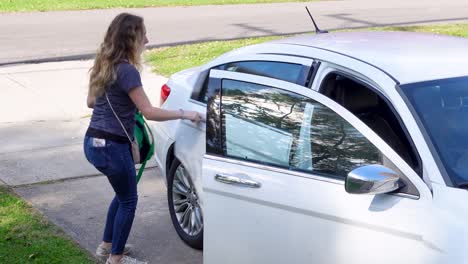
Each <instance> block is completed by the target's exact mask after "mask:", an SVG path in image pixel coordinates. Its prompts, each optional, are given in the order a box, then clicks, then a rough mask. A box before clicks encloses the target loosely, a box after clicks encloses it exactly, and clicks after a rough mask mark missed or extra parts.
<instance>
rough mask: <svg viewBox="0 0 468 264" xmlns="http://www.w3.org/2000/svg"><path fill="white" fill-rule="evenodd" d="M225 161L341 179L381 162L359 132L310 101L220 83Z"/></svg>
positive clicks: (289, 94) (246, 85) (244, 84)
mask: <svg viewBox="0 0 468 264" xmlns="http://www.w3.org/2000/svg"><path fill="white" fill-rule="evenodd" d="M221 113H222V114H221V123H222V138H223V142H224V146H223V151H224V153H223V154H224V155H225V156H227V157H231V158H236V159H242V160H246V161H251V162H257V163H262V164H269V165H273V166H278V167H282V168H288V169H293V170H300V171H304V172H312V173H321V174H328V175H332V176H333V177H339V178H344V177H345V176H346V175H347V173H348V172H350V171H351V170H352V169H354V168H356V167H358V166H361V165H364V164H382V163H383V158H382V155H381V154H380V152H379V151H378V150H377V148H376V147H375V146H373V145H372V144H371V143H370V142H369V141H368V140H367V139H366V138H365V137H364V136H363V135H362V134H361V133H360V132H358V131H357V130H356V129H355V128H354V127H352V126H351V125H350V124H349V123H348V122H347V121H345V120H344V119H343V118H341V117H340V116H339V115H337V114H336V113H335V112H333V111H332V110H330V109H328V108H327V107H325V106H323V105H322V104H320V103H318V102H315V101H314V100H312V99H309V98H307V97H304V96H301V95H299V94H295V93H292V92H288V91H284V90H281V89H277V88H273V87H268V86H263V85H259V84H253V83H247V82H241V81H233V80H227V79H224V80H223V81H222V91H221Z"/></svg>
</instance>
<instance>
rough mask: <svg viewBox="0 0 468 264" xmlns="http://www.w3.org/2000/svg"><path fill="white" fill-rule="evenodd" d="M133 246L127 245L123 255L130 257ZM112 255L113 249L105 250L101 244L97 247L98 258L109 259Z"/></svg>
mask: <svg viewBox="0 0 468 264" xmlns="http://www.w3.org/2000/svg"><path fill="white" fill-rule="evenodd" d="M132 248H133V246H132V245H130V244H128V245H125V248H124V251H123V253H122V254H123V255H128V254H129V253H130V251H131V250H132ZM110 253H111V249H110V248H105V247H103V246H102V245H101V244H100V245H99V246H98V247H97V249H96V256H98V257H106V258H107V257H109V255H110Z"/></svg>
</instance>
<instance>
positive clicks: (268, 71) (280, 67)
mask: <svg viewBox="0 0 468 264" xmlns="http://www.w3.org/2000/svg"><path fill="white" fill-rule="evenodd" d="M216 69H218V70H224V71H233V72H240V73H247V74H253V75H259V76H264V77H269V78H274V79H278V80H283V81H287V82H292V83H298V82H300V80H301V79H302V78H301V77H302V76H301V71H302V65H301V64H294V63H286V62H278V61H239V62H230V63H227V64H224V65H221V66H218V67H216Z"/></svg>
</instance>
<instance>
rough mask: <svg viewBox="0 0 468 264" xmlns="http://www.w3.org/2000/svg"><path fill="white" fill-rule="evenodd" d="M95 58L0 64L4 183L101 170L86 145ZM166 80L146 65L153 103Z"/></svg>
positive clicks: (0, 175) (0, 151)
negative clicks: (87, 156) (88, 98)
mask: <svg viewBox="0 0 468 264" xmlns="http://www.w3.org/2000/svg"><path fill="white" fill-rule="evenodd" d="M91 63H92V61H71V62H55V63H43V64H33V65H17V66H11V67H3V68H0V86H2V96H1V97H0V179H1V180H2V181H3V182H5V183H6V184H8V185H11V186H18V185H24V184H33V183H38V182H45V181H54V180H58V179H67V178H75V177H82V176H90V175H95V174H96V173H97V171H96V170H95V169H94V167H92V166H91V165H90V164H89V163H88V162H87V161H86V159H85V157H84V155H83V150H82V142H83V138H84V133H85V131H86V128H87V126H88V124H89V117H90V115H91V113H92V109H89V108H88V107H87V106H86V96H87V84H88V70H89V68H90V67H91ZM166 80H167V79H166V78H164V77H162V76H158V75H156V74H154V73H151V71H150V69H149V68H148V67H145V68H144V71H143V72H142V82H143V85H144V86H145V91H146V92H147V94H148V97H149V98H150V100H151V102H152V104H153V105H158V103H159V91H160V87H161V86H162V84H164V83H165V82H166ZM149 165H150V166H151V165H154V162H152V163H151V164H149Z"/></svg>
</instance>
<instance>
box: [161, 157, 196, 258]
mask: <svg viewBox="0 0 468 264" xmlns="http://www.w3.org/2000/svg"><path fill="white" fill-rule="evenodd" d="M175 201H177V202H175ZM167 203H168V205H169V214H170V215H171V220H172V225H173V226H174V228H175V230H176V232H177V234H178V235H179V237H180V238H181V239H182V240H183V241H184V242H185V243H186V244H187V245H189V246H190V247H192V248H195V249H200V250H201V249H203V214H202V211H201V208H200V205H199V204H198V196H197V193H196V192H195V188H194V187H193V183H192V181H191V179H190V177H189V175H188V172H187V171H186V170H185V168H184V166H183V165H182V164H181V163H180V161H179V160H178V159H174V162H173V163H172V165H171V169H170V171H169V175H168V177H167Z"/></svg>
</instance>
